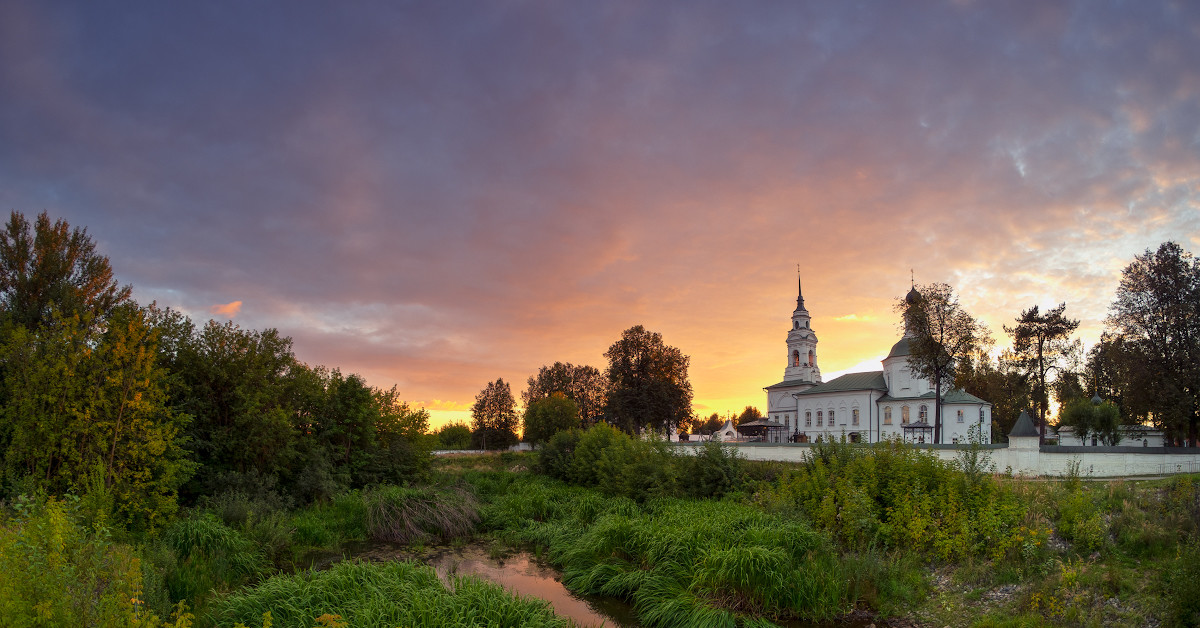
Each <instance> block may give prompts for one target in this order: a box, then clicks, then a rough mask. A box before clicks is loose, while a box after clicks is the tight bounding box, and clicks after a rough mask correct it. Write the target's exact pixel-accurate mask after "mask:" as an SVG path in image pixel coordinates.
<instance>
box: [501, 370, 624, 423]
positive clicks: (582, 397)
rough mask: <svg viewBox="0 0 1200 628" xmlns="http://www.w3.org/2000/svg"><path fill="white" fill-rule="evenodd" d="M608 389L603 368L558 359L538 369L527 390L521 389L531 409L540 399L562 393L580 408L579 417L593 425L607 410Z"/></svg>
mask: <svg viewBox="0 0 1200 628" xmlns="http://www.w3.org/2000/svg"><path fill="white" fill-rule="evenodd" d="M606 388H607V383H606V381H605V379H604V375H603V374H602V373H601V372H600V369H597V368H596V367H594V366H587V365H585V364H580V365H575V364H571V363H570V362H555V363H554V364H552V365H550V366H543V367H542V368H540V369H538V372H537V374H536V375H533V376H531V377H530V378H529V382H528V384H527V386H526V388H525V390H524V391H522V392H521V401H522V403H524V405H525V407H526V408H528V407H529V405H530V404H532V403H533V402H534V401H537V400H538V399H545V398H547V397H550V396H551V395H553V394H554V393H562V394H563V395H564V396H566V398H567V399H570V400H571V401H574V402H575V405H576V406H578V407H579V416H580V418H581V419H582V420H583V422H584V424H585V425H592V424H593V423H595V422H596V421H597V420H599V418H600V416H601V413H602V412H603V411H604V402H605V399H606V394H605V392H606Z"/></svg>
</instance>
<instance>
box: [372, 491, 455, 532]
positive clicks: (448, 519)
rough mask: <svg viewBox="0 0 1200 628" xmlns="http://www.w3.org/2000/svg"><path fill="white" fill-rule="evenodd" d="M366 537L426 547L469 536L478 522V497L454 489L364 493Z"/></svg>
mask: <svg viewBox="0 0 1200 628" xmlns="http://www.w3.org/2000/svg"><path fill="white" fill-rule="evenodd" d="M362 499H363V503H364V504H365V507H366V520H365V525H366V531H367V536H368V537H370V538H371V539H374V540H377V541H390V542H393V543H426V542H430V541H434V540H440V541H448V540H450V539H454V538H458V537H463V536H469V535H471V534H472V533H474V531H475V525H476V524H477V523H478V522H479V512H478V509H477V504H476V501H475V497H474V496H472V495H471V494H469V493H467V492H465V491H462V490H459V489H453V488H442V489H437V488H433V487H422V488H403V487H399V486H383V487H378V488H371V489H367V490H365V491H363V494H362Z"/></svg>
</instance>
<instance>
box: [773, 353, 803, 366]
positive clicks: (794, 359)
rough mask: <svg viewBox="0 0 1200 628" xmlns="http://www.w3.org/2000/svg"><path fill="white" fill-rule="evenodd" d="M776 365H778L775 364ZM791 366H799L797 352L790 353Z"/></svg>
mask: <svg viewBox="0 0 1200 628" xmlns="http://www.w3.org/2000/svg"><path fill="white" fill-rule="evenodd" d="M776 364H778V363H776ZM792 366H800V352H799V351H793V352H792Z"/></svg>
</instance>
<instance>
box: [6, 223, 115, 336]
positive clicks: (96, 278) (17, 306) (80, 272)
mask: <svg viewBox="0 0 1200 628" xmlns="http://www.w3.org/2000/svg"><path fill="white" fill-rule="evenodd" d="M129 294H130V287H129V286H124V287H121V286H118V285H117V281H116V280H115V279H113V272H112V267H111V266H110V265H109V263H108V258H107V257H105V256H103V255H100V254H99V253H97V252H96V245H95V243H94V242H92V239H91V237H89V236H88V234H87V229H80V228H78V227H76V228H75V229H72V228H71V227H70V225H68V224H67V223H66V221H63V220H56V221H54V222H51V221H50V216H49V214H47V213H46V212H42V213H41V214H39V215H38V217H37V219H36V221H35V223H34V224H33V225H30V223H29V220H28V219H26V218H25V216H24V215H22V214H20V213H18V212H12V215H11V216H10V217H9V219H8V223H7V224H5V225H4V230H3V231H2V232H0V308H2V309H3V312H4V313H5V314H6V315H7V316H8V317H9V319H10V320H11V321H12V322H14V323H16V324H17V325H20V326H23V327H25V328H27V329H34V328H36V327H37V326H38V325H39V324H41V322H42V321H43V320H45V318H46V316H47V315H48V314H49V312H50V308H51V307H54V308H55V309H57V311H58V312H59V314H61V315H62V316H65V317H70V316H74V315H76V314H79V315H83V314H88V315H90V318H89V319H87V320H91V321H93V322H97V323H98V322H101V321H103V320H104V319H105V318H106V317H107V316H108V315H109V313H110V312H112V310H113V308H115V307H117V306H118V305H121V304H122V303H126V302H128V301H129ZM81 320H83V319H81Z"/></svg>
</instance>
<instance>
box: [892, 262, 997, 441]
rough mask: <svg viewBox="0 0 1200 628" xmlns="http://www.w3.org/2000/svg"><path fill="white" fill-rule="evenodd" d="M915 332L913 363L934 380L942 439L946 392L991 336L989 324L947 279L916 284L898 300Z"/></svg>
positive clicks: (910, 332) (937, 437)
mask: <svg viewBox="0 0 1200 628" xmlns="http://www.w3.org/2000/svg"><path fill="white" fill-rule="evenodd" d="M896 311H897V312H899V313H900V314H901V315H902V316H903V319H904V329H905V335H906V336H911V340H910V341H909V348H910V350H911V355H910V356H909V367H910V368H911V369H912V370H913V372H914V374H916V375H919V376H921V377H925V378H928V379H930V380H932V381H933V389H934V428H933V430H934V431H933V438H934V442H935V443H940V442H942V431H941V429H942V392H943V390H942V389H943V387H944V386H946V385H949V384H950V383H952V382H953V381H954V376H955V373H956V372H957V369H958V364H959V363H960V362H961V361H962V359H963V358H964V357H966V356H969V355H971V354H972V352H973V351H974V350H975V349H976V348H977V347H978V346H980V345H981V344H986V343H987V342H988V341H989V340H990V338H989V335H988V331H987V328H986V327H985V326H984V325H983V323H980V322H979V321H977V320H975V318H974V317H973V316H971V315H970V314H969V313H967V311H966V310H964V309H962V306H960V305H959V304H958V297H956V296H955V295H954V290H953V288H951V287H950V286H948V285H946V284H944V283H936V284H930V285H926V286H920V288H919V289H918V288H917V287H914V288H913V289H912V290H911V291H910V292H909V293H908V296H906V297H905V298H904V299H902V300H900V301H898V302H897V303H896Z"/></svg>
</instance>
